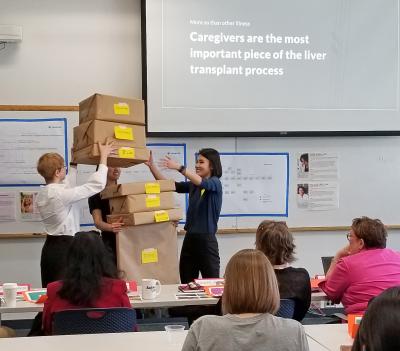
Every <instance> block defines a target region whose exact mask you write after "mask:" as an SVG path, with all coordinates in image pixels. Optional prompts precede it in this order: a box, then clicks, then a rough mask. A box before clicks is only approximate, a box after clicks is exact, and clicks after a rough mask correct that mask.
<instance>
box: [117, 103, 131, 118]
mask: <svg viewBox="0 0 400 351" xmlns="http://www.w3.org/2000/svg"><path fill="white" fill-rule="evenodd" d="M114 113H115V114H116V115H129V105H128V104H127V103H125V102H120V103H118V104H114Z"/></svg>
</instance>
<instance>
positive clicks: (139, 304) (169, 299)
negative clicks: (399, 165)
mask: <svg viewBox="0 0 400 351" xmlns="http://www.w3.org/2000/svg"><path fill="white" fill-rule="evenodd" d="M178 286H179V285H178V284H171V285H162V287H161V294H160V295H159V296H158V297H157V298H155V299H153V300H136V299H131V304H132V307H133V308H159V307H179V306H196V305H197V306H199V305H215V304H217V302H218V300H219V299H217V298H214V297H208V298H190V299H184V300H178V299H176V297H175V294H176V293H178V292H179V290H178ZM141 289H142V288H141V287H140V286H139V287H138V290H139V292H141ZM42 310H43V304H35V303H32V302H27V301H17V306H16V307H5V306H0V324H1V316H2V314H4V313H31V312H33V313H37V312H41V311H42Z"/></svg>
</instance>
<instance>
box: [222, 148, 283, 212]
mask: <svg viewBox="0 0 400 351" xmlns="http://www.w3.org/2000/svg"><path fill="white" fill-rule="evenodd" d="M220 155H221V163H222V169H223V175H222V179H221V182H222V187H223V200H222V210H221V216H287V215H288V179H289V166H288V165H289V154H287V153H254V154H250V153H221V154H220Z"/></svg>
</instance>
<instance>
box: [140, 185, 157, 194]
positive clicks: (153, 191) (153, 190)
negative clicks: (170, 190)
mask: <svg viewBox="0 0 400 351" xmlns="http://www.w3.org/2000/svg"><path fill="white" fill-rule="evenodd" d="M144 188H145V190H146V194H159V193H160V192H161V191H160V184H159V183H146V184H145V185H144Z"/></svg>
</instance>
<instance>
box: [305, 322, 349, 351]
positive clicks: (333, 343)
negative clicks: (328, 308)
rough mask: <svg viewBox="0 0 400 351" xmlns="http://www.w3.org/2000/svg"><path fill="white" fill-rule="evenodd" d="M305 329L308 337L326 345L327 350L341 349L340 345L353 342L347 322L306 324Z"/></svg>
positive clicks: (335, 350) (337, 350) (336, 350)
mask: <svg viewBox="0 0 400 351" xmlns="http://www.w3.org/2000/svg"><path fill="white" fill-rule="evenodd" d="M304 330H305V332H306V334H307V337H308V339H313V340H314V341H316V342H317V343H319V344H320V345H322V346H324V347H325V350H332V351H339V350H340V345H352V344H353V339H352V338H351V337H350V336H349V334H348V332H347V324H318V325H305V326H304ZM310 350H311V348H310Z"/></svg>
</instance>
